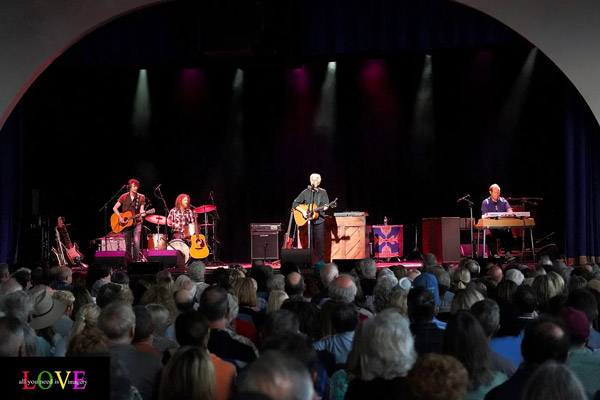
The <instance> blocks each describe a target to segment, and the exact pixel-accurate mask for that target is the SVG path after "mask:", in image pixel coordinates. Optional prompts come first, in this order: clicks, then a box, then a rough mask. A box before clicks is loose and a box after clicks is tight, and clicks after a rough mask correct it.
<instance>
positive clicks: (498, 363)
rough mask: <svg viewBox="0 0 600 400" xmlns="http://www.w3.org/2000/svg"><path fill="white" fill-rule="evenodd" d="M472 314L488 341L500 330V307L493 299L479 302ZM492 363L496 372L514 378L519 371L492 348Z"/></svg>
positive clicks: (473, 308)
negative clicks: (513, 375)
mask: <svg viewBox="0 0 600 400" xmlns="http://www.w3.org/2000/svg"><path fill="white" fill-rule="evenodd" d="M471 313H472V314H473V315H474V316H475V318H477V320H478V321H479V323H480V324H481V326H482V327H483V330H484V332H485V334H486V336H487V338H488V341H489V340H490V339H491V338H492V336H493V335H494V334H495V333H496V332H497V331H498V329H499V328H500V307H498V303H496V302H495V301H494V300H492V299H485V300H481V301H478V302H477V303H475V304H473V306H472V307H471ZM490 362H491V366H492V369H493V370H494V371H498V372H502V373H503V374H504V375H506V376H512V374H514V373H515V371H516V370H517V367H516V365H515V364H514V363H513V362H512V361H511V360H510V359H508V358H506V357H504V356H503V355H501V354H500V353H498V352H496V351H495V350H494V349H491V348H490Z"/></svg>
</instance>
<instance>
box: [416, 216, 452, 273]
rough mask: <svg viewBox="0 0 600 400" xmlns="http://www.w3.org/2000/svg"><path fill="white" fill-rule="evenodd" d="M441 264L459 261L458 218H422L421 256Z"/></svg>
mask: <svg viewBox="0 0 600 400" xmlns="http://www.w3.org/2000/svg"><path fill="white" fill-rule="evenodd" d="M426 253H433V254H435V255H436V256H437V258H438V260H440V261H441V262H449V261H458V260H460V218H458V217H442V218H423V254H426Z"/></svg>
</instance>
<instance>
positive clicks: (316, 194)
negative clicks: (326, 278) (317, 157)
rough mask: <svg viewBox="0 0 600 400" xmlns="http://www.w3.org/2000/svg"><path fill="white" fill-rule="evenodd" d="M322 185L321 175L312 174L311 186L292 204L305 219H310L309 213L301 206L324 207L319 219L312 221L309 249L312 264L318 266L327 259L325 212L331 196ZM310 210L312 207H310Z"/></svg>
mask: <svg viewBox="0 0 600 400" xmlns="http://www.w3.org/2000/svg"><path fill="white" fill-rule="evenodd" d="M320 184H321V175H319V174H312V175H311V176H310V185H309V186H308V187H307V188H306V189H304V190H303V191H302V192H300V194H299V195H298V197H296V199H295V200H294V202H293V203H292V207H293V208H294V209H295V210H298V211H299V212H301V213H302V216H304V218H305V219H307V218H308V213H307V212H306V211H305V210H303V209H302V208H301V207H299V206H300V204H306V205H311V204H314V205H315V206H316V207H314V208H318V207H323V212H319V216H318V218H316V219H314V220H312V221H310V229H311V231H310V237H311V242H312V243H310V245H309V247H310V248H311V249H312V252H311V254H312V263H313V264H316V263H317V262H320V261H323V259H324V258H325V242H324V236H325V213H324V212H325V211H326V210H327V209H328V208H329V207H328V206H327V204H328V203H329V196H327V191H326V190H325V189H323V188H320V187H319V185H320ZM309 208H310V206H309Z"/></svg>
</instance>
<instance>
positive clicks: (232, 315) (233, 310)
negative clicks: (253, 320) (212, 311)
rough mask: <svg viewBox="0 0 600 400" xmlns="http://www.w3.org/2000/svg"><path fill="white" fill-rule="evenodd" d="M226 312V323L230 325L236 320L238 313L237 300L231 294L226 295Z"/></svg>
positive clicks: (238, 305)
mask: <svg viewBox="0 0 600 400" xmlns="http://www.w3.org/2000/svg"><path fill="white" fill-rule="evenodd" d="M227 310H228V314H227V323H228V324H231V322H232V321H233V320H234V319H236V318H237V316H238V313H239V312H240V304H239V302H238V298H237V297H235V296H234V295H232V294H231V293H227Z"/></svg>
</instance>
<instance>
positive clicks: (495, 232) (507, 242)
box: [481, 183, 513, 258]
mask: <svg viewBox="0 0 600 400" xmlns="http://www.w3.org/2000/svg"><path fill="white" fill-rule="evenodd" d="M490 212H505V213H511V212H513V209H512V208H511V206H510V204H508V201H507V200H506V199H505V198H504V197H500V186H498V185H497V184H495V183H494V184H493V185H491V186H490V197H488V198H487V199H485V200H484V201H483V202H482V203H481V216H482V218H484V215H485V214H486V213H490ZM490 232H491V234H492V238H491V240H490V241H489V246H490V252H491V253H492V254H493V255H494V256H496V255H497V252H498V249H497V245H496V241H497V240H500V241H501V243H502V246H503V247H504V250H505V255H506V257H507V258H508V257H509V256H510V251H511V250H512V241H513V238H512V233H511V231H510V229H491V230H490Z"/></svg>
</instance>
